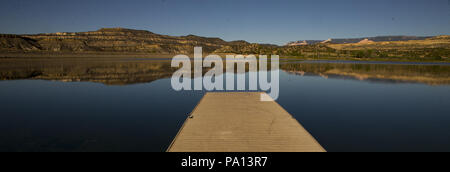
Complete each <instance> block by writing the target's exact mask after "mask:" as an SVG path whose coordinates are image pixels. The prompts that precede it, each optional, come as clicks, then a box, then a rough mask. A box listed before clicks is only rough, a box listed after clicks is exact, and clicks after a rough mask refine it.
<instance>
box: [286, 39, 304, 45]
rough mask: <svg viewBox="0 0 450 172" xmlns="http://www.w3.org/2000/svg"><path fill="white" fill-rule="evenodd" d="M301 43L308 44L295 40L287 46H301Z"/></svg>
mask: <svg viewBox="0 0 450 172" xmlns="http://www.w3.org/2000/svg"><path fill="white" fill-rule="evenodd" d="M302 45H308V42H306V40H305V41H295V42H289V43H288V44H287V46H302Z"/></svg>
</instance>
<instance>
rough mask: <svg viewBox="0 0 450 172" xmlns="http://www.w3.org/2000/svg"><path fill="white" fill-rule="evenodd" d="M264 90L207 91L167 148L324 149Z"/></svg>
mask: <svg viewBox="0 0 450 172" xmlns="http://www.w3.org/2000/svg"><path fill="white" fill-rule="evenodd" d="M261 94H266V93H259V92H242V93H236V92H232V93H231V92H225V93H216V92H210V93H207V94H206V95H205V96H204V97H203V98H202V100H201V101H200V103H199V104H198V105H197V107H196V108H195V109H194V111H193V112H192V114H191V117H192V118H187V119H186V121H185V123H184V125H183V127H182V128H181V129H180V131H179V133H178V134H177V136H176V137H175V139H174V141H173V142H172V144H171V145H170V147H169V148H168V150H167V151H168V152H325V149H324V148H323V147H322V146H321V145H320V144H319V143H318V142H317V141H316V139H314V137H313V136H311V135H310V134H309V132H308V131H307V130H305V129H304V128H303V126H302V125H301V124H300V123H299V122H298V121H297V120H296V119H294V118H293V117H292V116H291V115H290V114H289V113H288V112H287V111H286V110H284V109H283V108H282V107H281V106H280V105H279V104H278V103H276V102H275V101H268V102H267V101H260V97H261ZM265 96H268V95H265Z"/></svg>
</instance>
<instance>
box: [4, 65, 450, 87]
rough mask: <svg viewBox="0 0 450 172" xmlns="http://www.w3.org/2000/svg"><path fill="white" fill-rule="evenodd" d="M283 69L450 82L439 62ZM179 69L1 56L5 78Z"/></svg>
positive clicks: (136, 78) (153, 74) (78, 77)
mask: <svg viewBox="0 0 450 172" xmlns="http://www.w3.org/2000/svg"><path fill="white" fill-rule="evenodd" d="M224 66H225V65H224ZM269 67H270V66H269ZM280 69H282V70H284V71H286V72H288V73H290V74H295V75H302V76H304V75H307V76H308V75H309V76H321V77H324V78H340V79H356V80H364V81H371V82H391V83H399V82H400V83H402V82H412V83H424V84H429V85H448V84H450V65H446V64H439V63H433V64H420V65H416V64H413V63H389V62H383V63H368V64H363V63H353V62H345V63H342V62H338V61H335V62H324V63H322V62H321V63H317V62H300V63H298V62H295V61H289V62H287V61H285V62H284V63H282V64H281V66H280ZM175 70H176V69H175V68H171V67H170V61H169V60H167V59H166V60H164V59H155V60H151V59H144V60H133V59H109V58H103V59H0V79H1V80H16V79H43V80H58V81H65V82H71V81H89V82H98V83H103V84H107V85H127V84H136V83H148V82H152V81H155V80H158V79H164V78H169V77H171V76H172V73H173V72H174V71H175ZM204 72H206V69H205V70H204Z"/></svg>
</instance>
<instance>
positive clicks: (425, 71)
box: [281, 63, 450, 85]
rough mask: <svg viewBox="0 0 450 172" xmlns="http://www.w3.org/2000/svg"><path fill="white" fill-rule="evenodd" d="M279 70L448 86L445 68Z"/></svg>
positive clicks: (448, 73)
mask: <svg viewBox="0 0 450 172" xmlns="http://www.w3.org/2000/svg"><path fill="white" fill-rule="evenodd" d="M281 69H283V70H284V71H286V72H288V73H292V74H298V75H302V76H303V75H318V76H322V77H324V78H352V79H357V80H369V81H389V82H415V83H425V84H429V85H444V84H445V85H447V84H450V66H448V65H393V64H391V65H389V64H342V63H340V64H336V63H334V64H332V63H312V64H311V63H310V64H308V63H297V64H284V65H281Z"/></svg>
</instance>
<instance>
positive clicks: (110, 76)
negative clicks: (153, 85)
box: [0, 59, 175, 85]
mask: <svg viewBox="0 0 450 172" xmlns="http://www.w3.org/2000/svg"><path fill="white" fill-rule="evenodd" d="M174 70H175V69H172V68H171V67H170V63H168V62H162V61H160V62H158V61H119V60H108V59H103V60H102V59H96V60H70V59H64V60H54V59H53V60H50V59H48V60H45V59H44V60H38V61H36V60H26V59H11V60H8V59H3V60H1V63H0V79H1V80H13V79H44V80H58V81H67V82H71V81H89V82H99V83H104V84H108V85H124V84H135V83H147V82H152V81H155V80H158V79H162V78H169V77H171V76H172V73H173V71H174Z"/></svg>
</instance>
